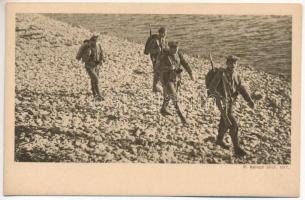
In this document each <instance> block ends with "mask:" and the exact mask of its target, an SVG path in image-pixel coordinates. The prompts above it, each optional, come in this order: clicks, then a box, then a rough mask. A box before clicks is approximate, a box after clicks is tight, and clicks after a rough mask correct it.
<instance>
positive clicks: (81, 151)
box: [15, 14, 291, 164]
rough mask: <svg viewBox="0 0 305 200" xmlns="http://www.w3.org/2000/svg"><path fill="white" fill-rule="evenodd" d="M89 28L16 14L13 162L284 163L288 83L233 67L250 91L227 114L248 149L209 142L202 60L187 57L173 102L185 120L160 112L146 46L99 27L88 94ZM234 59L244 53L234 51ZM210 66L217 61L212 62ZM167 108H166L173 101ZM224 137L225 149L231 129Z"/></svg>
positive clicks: (212, 110)
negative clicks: (85, 54)
mask: <svg viewBox="0 0 305 200" xmlns="http://www.w3.org/2000/svg"><path fill="white" fill-rule="evenodd" d="M93 34H99V33H93V32H90V31H89V30H87V29H85V28H82V27H80V26H72V25H69V24H66V23H63V22H60V21H56V20H54V19H51V18H48V17H46V16H43V15H39V14H17V16H16V49H15V50H16V57H15V58H16V60H15V63H16V66H15V67H16V70H15V84H16V87H15V92H16V93H15V160H16V161H20V162H24V161H26V162H100V163H189V164H196V163H203V164H210V163H215V164H290V162H291V139H290V138H291V82H290V80H287V79H286V78H285V77H282V76H277V75H273V74H268V73H266V72H263V71H258V70H255V69H253V68H252V67H251V66H246V65H243V66H239V68H238V69H237V71H238V73H240V75H241V77H242V79H243V81H244V83H245V84H246V85H247V86H248V88H249V90H250V91H251V93H252V94H253V96H254V97H255V96H256V97H259V98H257V99H256V100H255V109H254V110H252V109H250V108H248V106H247V103H246V102H245V101H244V100H243V99H242V97H239V98H238V100H237V103H236V105H235V110H234V115H235V116H236V118H237V119H238V122H239V125H240V127H239V130H240V132H239V140H240V144H241V147H242V148H243V149H244V150H245V151H246V152H247V155H246V156H245V157H243V158H237V157H235V156H234V154H233V150H232V149H230V150H224V149H222V148H220V147H219V146H216V145H215V138H216V135H217V129H218V123H219V119H220V113H219V111H218V110H217V108H216V105H215V104H214V102H213V99H211V98H207V95H206V88H205V75H206V73H207V72H208V70H209V69H210V68H211V66H210V62H209V60H205V59H200V58H195V57H192V56H188V55H185V58H186V60H187V61H188V63H189V65H190V66H191V68H192V69H193V73H194V75H195V79H196V80H195V81H194V82H193V81H191V80H190V79H189V77H188V75H187V73H186V72H184V73H183V77H182V79H183V84H182V86H181V88H180V91H179V101H180V104H181V108H182V111H183V113H184V115H185V116H186V118H187V121H188V124H187V125H183V124H182V123H181V122H180V120H179V117H178V116H177V115H173V116H169V117H164V116H162V115H161V114H160V113H159V109H160V107H161V103H162V94H160V93H153V92H152V78H153V74H152V64H151V61H150V59H149V56H146V55H144V54H143V49H144V44H138V43H135V42H131V41H128V40H126V39H122V38H119V37H116V36H113V35H108V34H99V42H100V43H101V44H102V47H103V49H104V50H105V53H106V62H105V63H104V64H103V65H102V66H101V67H100V79H99V81H100V82H99V85H100V90H101V93H102V95H103V96H104V97H105V100H104V101H101V102H99V101H95V100H94V99H93V98H92V95H91V93H90V80H89V77H88V75H87V73H86V70H85V68H84V64H83V63H81V62H79V61H77V60H76V59H75V56H76V53H77V51H78V49H79V47H80V45H81V44H82V42H83V40H85V39H88V38H90V37H91V36H92V35H93ZM241 59H242V58H241ZM215 62H216V63H215V64H216V66H218V67H221V66H223V65H224V63H218V62H217V60H215ZM172 112H173V113H174V109H173V108H172ZM225 142H226V143H227V144H229V145H230V146H231V147H232V144H231V139H230V137H229V134H227V135H226V136H225Z"/></svg>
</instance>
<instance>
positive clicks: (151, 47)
mask: <svg viewBox="0 0 305 200" xmlns="http://www.w3.org/2000/svg"><path fill="white" fill-rule="evenodd" d="M166 33H167V31H166V29H165V28H164V27H161V28H160V29H159V30H158V34H153V35H151V36H150V37H149V38H148V40H147V42H146V45H145V50H144V53H145V54H147V55H148V54H149V55H150V59H151V62H152V64H153V74H154V75H153V92H158V91H159V89H158V87H157V84H158V82H159V79H160V75H159V73H158V70H157V65H158V60H159V56H160V55H161V54H162V53H163V51H164V49H166V48H167V40H166Z"/></svg>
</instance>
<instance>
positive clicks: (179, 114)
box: [174, 100, 187, 124]
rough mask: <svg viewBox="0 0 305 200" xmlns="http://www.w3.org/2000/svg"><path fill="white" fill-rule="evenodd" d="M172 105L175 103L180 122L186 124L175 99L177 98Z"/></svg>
mask: <svg viewBox="0 0 305 200" xmlns="http://www.w3.org/2000/svg"><path fill="white" fill-rule="evenodd" d="M174 105H175V108H176V111H177V114H178V116H179V118H180V120H181V122H182V123H183V124H187V121H186V119H185V117H184V116H183V114H182V112H181V109H180V107H179V105H178V101H177V100H175V101H174Z"/></svg>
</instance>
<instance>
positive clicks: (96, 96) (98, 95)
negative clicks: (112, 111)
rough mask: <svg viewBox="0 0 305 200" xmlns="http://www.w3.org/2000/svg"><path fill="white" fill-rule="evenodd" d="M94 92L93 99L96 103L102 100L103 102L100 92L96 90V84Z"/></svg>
mask: <svg viewBox="0 0 305 200" xmlns="http://www.w3.org/2000/svg"><path fill="white" fill-rule="evenodd" d="M94 90H95V93H96V95H95V99H96V100H97V101H103V100H104V97H102V95H101V94H100V91H99V88H98V85H97V84H95V85H94Z"/></svg>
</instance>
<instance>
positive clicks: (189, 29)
mask: <svg viewBox="0 0 305 200" xmlns="http://www.w3.org/2000/svg"><path fill="white" fill-rule="evenodd" d="M47 16H49V17H51V18H54V19H57V20H60V21H64V22H68V23H70V24H73V25H81V26H83V27H85V28H87V29H90V30H92V31H99V32H101V33H108V34H112V35H115V36H118V37H122V38H127V39H128V40H131V41H135V42H137V43H142V44H143V46H144V44H145V41H146V39H147V37H148V35H149V27H148V24H149V23H150V24H152V31H153V32H155V33H156V32H157V30H158V28H159V27H160V26H166V27H167V28H168V36H167V37H168V39H169V40H178V41H179V42H180V44H181V48H182V49H183V50H184V51H185V52H186V53H188V54H190V55H194V56H199V57H207V56H208V53H209V51H211V52H212V53H213V56H214V60H215V61H216V62H219V63H224V62H225V57H226V56H227V55H229V54H234V55H237V56H239V57H240V58H241V60H240V63H241V64H249V65H251V66H253V67H254V68H256V69H259V70H264V71H266V72H269V73H273V74H278V73H281V74H284V75H285V76H287V77H288V78H290V75H291V30H292V18H291V17H290V16H252V15H251V16H248V15H243V16H232V15H163V14H162V15H155V14H154V15H150V14H47ZM84 39H85V38H84Z"/></svg>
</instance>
